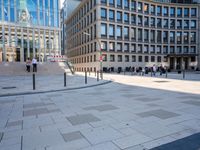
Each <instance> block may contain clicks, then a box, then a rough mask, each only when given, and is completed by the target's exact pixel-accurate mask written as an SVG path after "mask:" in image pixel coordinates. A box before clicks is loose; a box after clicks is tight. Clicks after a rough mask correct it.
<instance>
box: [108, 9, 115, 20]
mask: <svg viewBox="0 0 200 150" xmlns="http://www.w3.org/2000/svg"><path fill="white" fill-rule="evenodd" d="M114 18H115V11H114V10H109V20H111V21H114Z"/></svg>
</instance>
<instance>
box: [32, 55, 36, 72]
mask: <svg viewBox="0 0 200 150" xmlns="http://www.w3.org/2000/svg"><path fill="white" fill-rule="evenodd" d="M32 65H33V72H37V59H35V58H33V59H32Z"/></svg>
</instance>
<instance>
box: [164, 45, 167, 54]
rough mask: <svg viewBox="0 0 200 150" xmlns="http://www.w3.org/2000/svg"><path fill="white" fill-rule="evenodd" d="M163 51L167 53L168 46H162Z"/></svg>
mask: <svg viewBox="0 0 200 150" xmlns="http://www.w3.org/2000/svg"><path fill="white" fill-rule="evenodd" d="M163 53H164V54H168V46H163Z"/></svg>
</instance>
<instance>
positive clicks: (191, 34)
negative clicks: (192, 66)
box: [190, 32, 196, 44]
mask: <svg viewBox="0 0 200 150" xmlns="http://www.w3.org/2000/svg"><path fill="white" fill-rule="evenodd" d="M190 41H191V43H193V44H194V43H196V32H191V33H190Z"/></svg>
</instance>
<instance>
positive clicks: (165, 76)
mask: <svg viewBox="0 0 200 150" xmlns="http://www.w3.org/2000/svg"><path fill="white" fill-rule="evenodd" d="M165 78H167V70H166V73H165Z"/></svg>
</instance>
